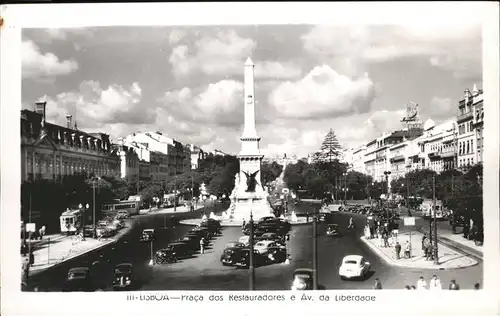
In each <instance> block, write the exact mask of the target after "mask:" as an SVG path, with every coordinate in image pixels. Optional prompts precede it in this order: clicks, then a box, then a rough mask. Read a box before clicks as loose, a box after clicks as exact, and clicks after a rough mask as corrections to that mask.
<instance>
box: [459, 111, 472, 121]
mask: <svg viewBox="0 0 500 316" xmlns="http://www.w3.org/2000/svg"><path fill="white" fill-rule="evenodd" d="M472 114H473V113H472V111H469V112H466V113H464V114H460V115H459V116H457V123H460V122H463V121H466V120H468V119H471V118H472Z"/></svg>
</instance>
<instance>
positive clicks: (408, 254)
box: [405, 240, 411, 259]
mask: <svg viewBox="0 0 500 316" xmlns="http://www.w3.org/2000/svg"><path fill="white" fill-rule="evenodd" d="M405 258H406V259H411V246H410V242H409V241H408V240H407V241H406V244H405Z"/></svg>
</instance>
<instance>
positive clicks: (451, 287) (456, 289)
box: [448, 280, 460, 291]
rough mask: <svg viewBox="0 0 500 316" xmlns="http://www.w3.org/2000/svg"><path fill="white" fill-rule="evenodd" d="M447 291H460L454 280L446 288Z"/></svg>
mask: <svg viewBox="0 0 500 316" xmlns="http://www.w3.org/2000/svg"><path fill="white" fill-rule="evenodd" d="M448 289H449V290H452V291H458V290H460V286H459V285H458V284H457V282H456V281H455V280H451V283H450V286H449V287H448Z"/></svg>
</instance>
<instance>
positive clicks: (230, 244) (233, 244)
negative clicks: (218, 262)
mask: <svg viewBox="0 0 500 316" xmlns="http://www.w3.org/2000/svg"><path fill="white" fill-rule="evenodd" d="M232 247H236V248H245V244H244V243H242V242H239V241H230V242H228V243H227V244H226V247H225V248H232Z"/></svg>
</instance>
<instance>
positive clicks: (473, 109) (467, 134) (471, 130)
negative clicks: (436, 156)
mask: <svg viewBox="0 0 500 316" xmlns="http://www.w3.org/2000/svg"><path fill="white" fill-rule="evenodd" d="M458 110H459V115H458V116H457V124H458V136H457V144H458V157H457V166H458V168H466V167H468V166H471V165H474V164H476V163H478V162H482V160H483V157H482V155H483V123H482V122H483V118H484V114H483V113H484V112H483V91H482V90H479V89H477V87H476V85H474V88H473V90H472V92H470V90H469V89H467V90H465V95H464V98H463V99H462V100H460V101H459V103H458ZM478 141H480V143H478Z"/></svg>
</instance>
